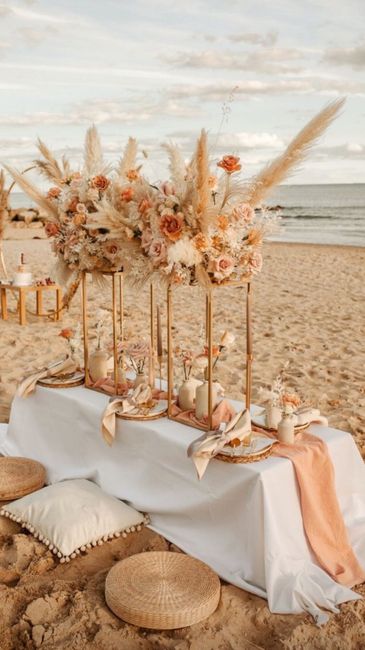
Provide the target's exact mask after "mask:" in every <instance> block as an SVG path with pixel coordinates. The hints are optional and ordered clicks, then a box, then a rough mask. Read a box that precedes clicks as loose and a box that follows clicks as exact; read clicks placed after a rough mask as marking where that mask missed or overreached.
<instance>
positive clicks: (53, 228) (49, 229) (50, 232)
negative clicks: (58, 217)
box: [44, 221, 59, 237]
mask: <svg viewBox="0 0 365 650" xmlns="http://www.w3.org/2000/svg"><path fill="white" fill-rule="evenodd" d="M44 229H45V231H46V235H47V237H55V236H56V235H57V234H58V233H59V228H58V226H57V224H56V223H53V222H52V221H47V223H46V225H45V227H44Z"/></svg>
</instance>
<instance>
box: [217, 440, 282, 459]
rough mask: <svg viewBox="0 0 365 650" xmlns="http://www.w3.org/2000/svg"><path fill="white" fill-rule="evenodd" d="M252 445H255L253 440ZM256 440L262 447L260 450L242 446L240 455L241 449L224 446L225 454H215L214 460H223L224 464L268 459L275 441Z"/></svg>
mask: <svg viewBox="0 0 365 650" xmlns="http://www.w3.org/2000/svg"><path fill="white" fill-rule="evenodd" d="M253 440H254V443H253V444H255V439H253ZM256 440H258V441H259V442H260V443H261V444H260V446H261V447H262V448H261V449H256V450H255V446H253V448H252V449H250V447H245V446H244V445H242V449H244V453H243V451H242V452H241V453H240V449H241V447H236V448H235V447H233V448H232V447H230V446H229V445H226V446H225V448H224V449H225V452H224V453H220V454H217V455H216V456H214V458H218V460H223V461H224V462H225V463H236V464H237V463H255V462H258V461H259V460H264V459H265V458H268V457H269V456H270V455H271V454H272V452H273V449H274V445H275V443H276V440H269V439H264V438H262V437H261V436H260V437H259V438H258V439H257V438H256Z"/></svg>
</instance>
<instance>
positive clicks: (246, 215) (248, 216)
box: [233, 203, 255, 224]
mask: <svg viewBox="0 0 365 650" xmlns="http://www.w3.org/2000/svg"><path fill="white" fill-rule="evenodd" d="M233 216H234V218H235V219H236V221H243V222H244V223H247V224H250V223H252V221H253V218H254V216H255V210H254V209H253V208H251V206H250V205H249V204H248V203H241V205H239V206H237V208H235V209H234V210H233Z"/></svg>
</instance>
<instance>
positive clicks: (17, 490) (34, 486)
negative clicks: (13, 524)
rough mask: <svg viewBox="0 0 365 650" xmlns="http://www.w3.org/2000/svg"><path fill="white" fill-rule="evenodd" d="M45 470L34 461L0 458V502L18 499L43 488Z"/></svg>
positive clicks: (9, 457) (7, 457) (8, 457)
mask: <svg viewBox="0 0 365 650" xmlns="http://www.w3.org/2000/svg"><path fill="white" fill-rule="evenodd" d="M45 482H46V470H45V468H44V467H43V465H41V463H38V461H36V460H31V459H30V458H20V457H16V456H14V457H13V456H2V457H1V458H0V501H11V500H13V499H19V498H20V497H24V496H25V495H26V494H30V493H31V492H35V491H36V490H39V489H40V488H42V487H43V486H44V484H45Z"/></svg>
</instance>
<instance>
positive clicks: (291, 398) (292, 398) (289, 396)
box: [281, 393, 301, 408]
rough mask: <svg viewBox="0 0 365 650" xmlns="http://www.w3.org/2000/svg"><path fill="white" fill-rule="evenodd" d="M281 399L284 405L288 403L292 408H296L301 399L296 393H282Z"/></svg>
mask: <svg viewBox="0 0 365 650" xmlns="http://www.w3.org/2000/svg"><path fill="white" fill-rule="evenodd" d="M281 401H282V403H283V404H284V405H285V406H287V405H289V404H290V406H293V407H294V408H298V406H300V403H301V399H300V397H299V395H297V394H296V393H284V394H283V395H282V397H281Z"/></svg>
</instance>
